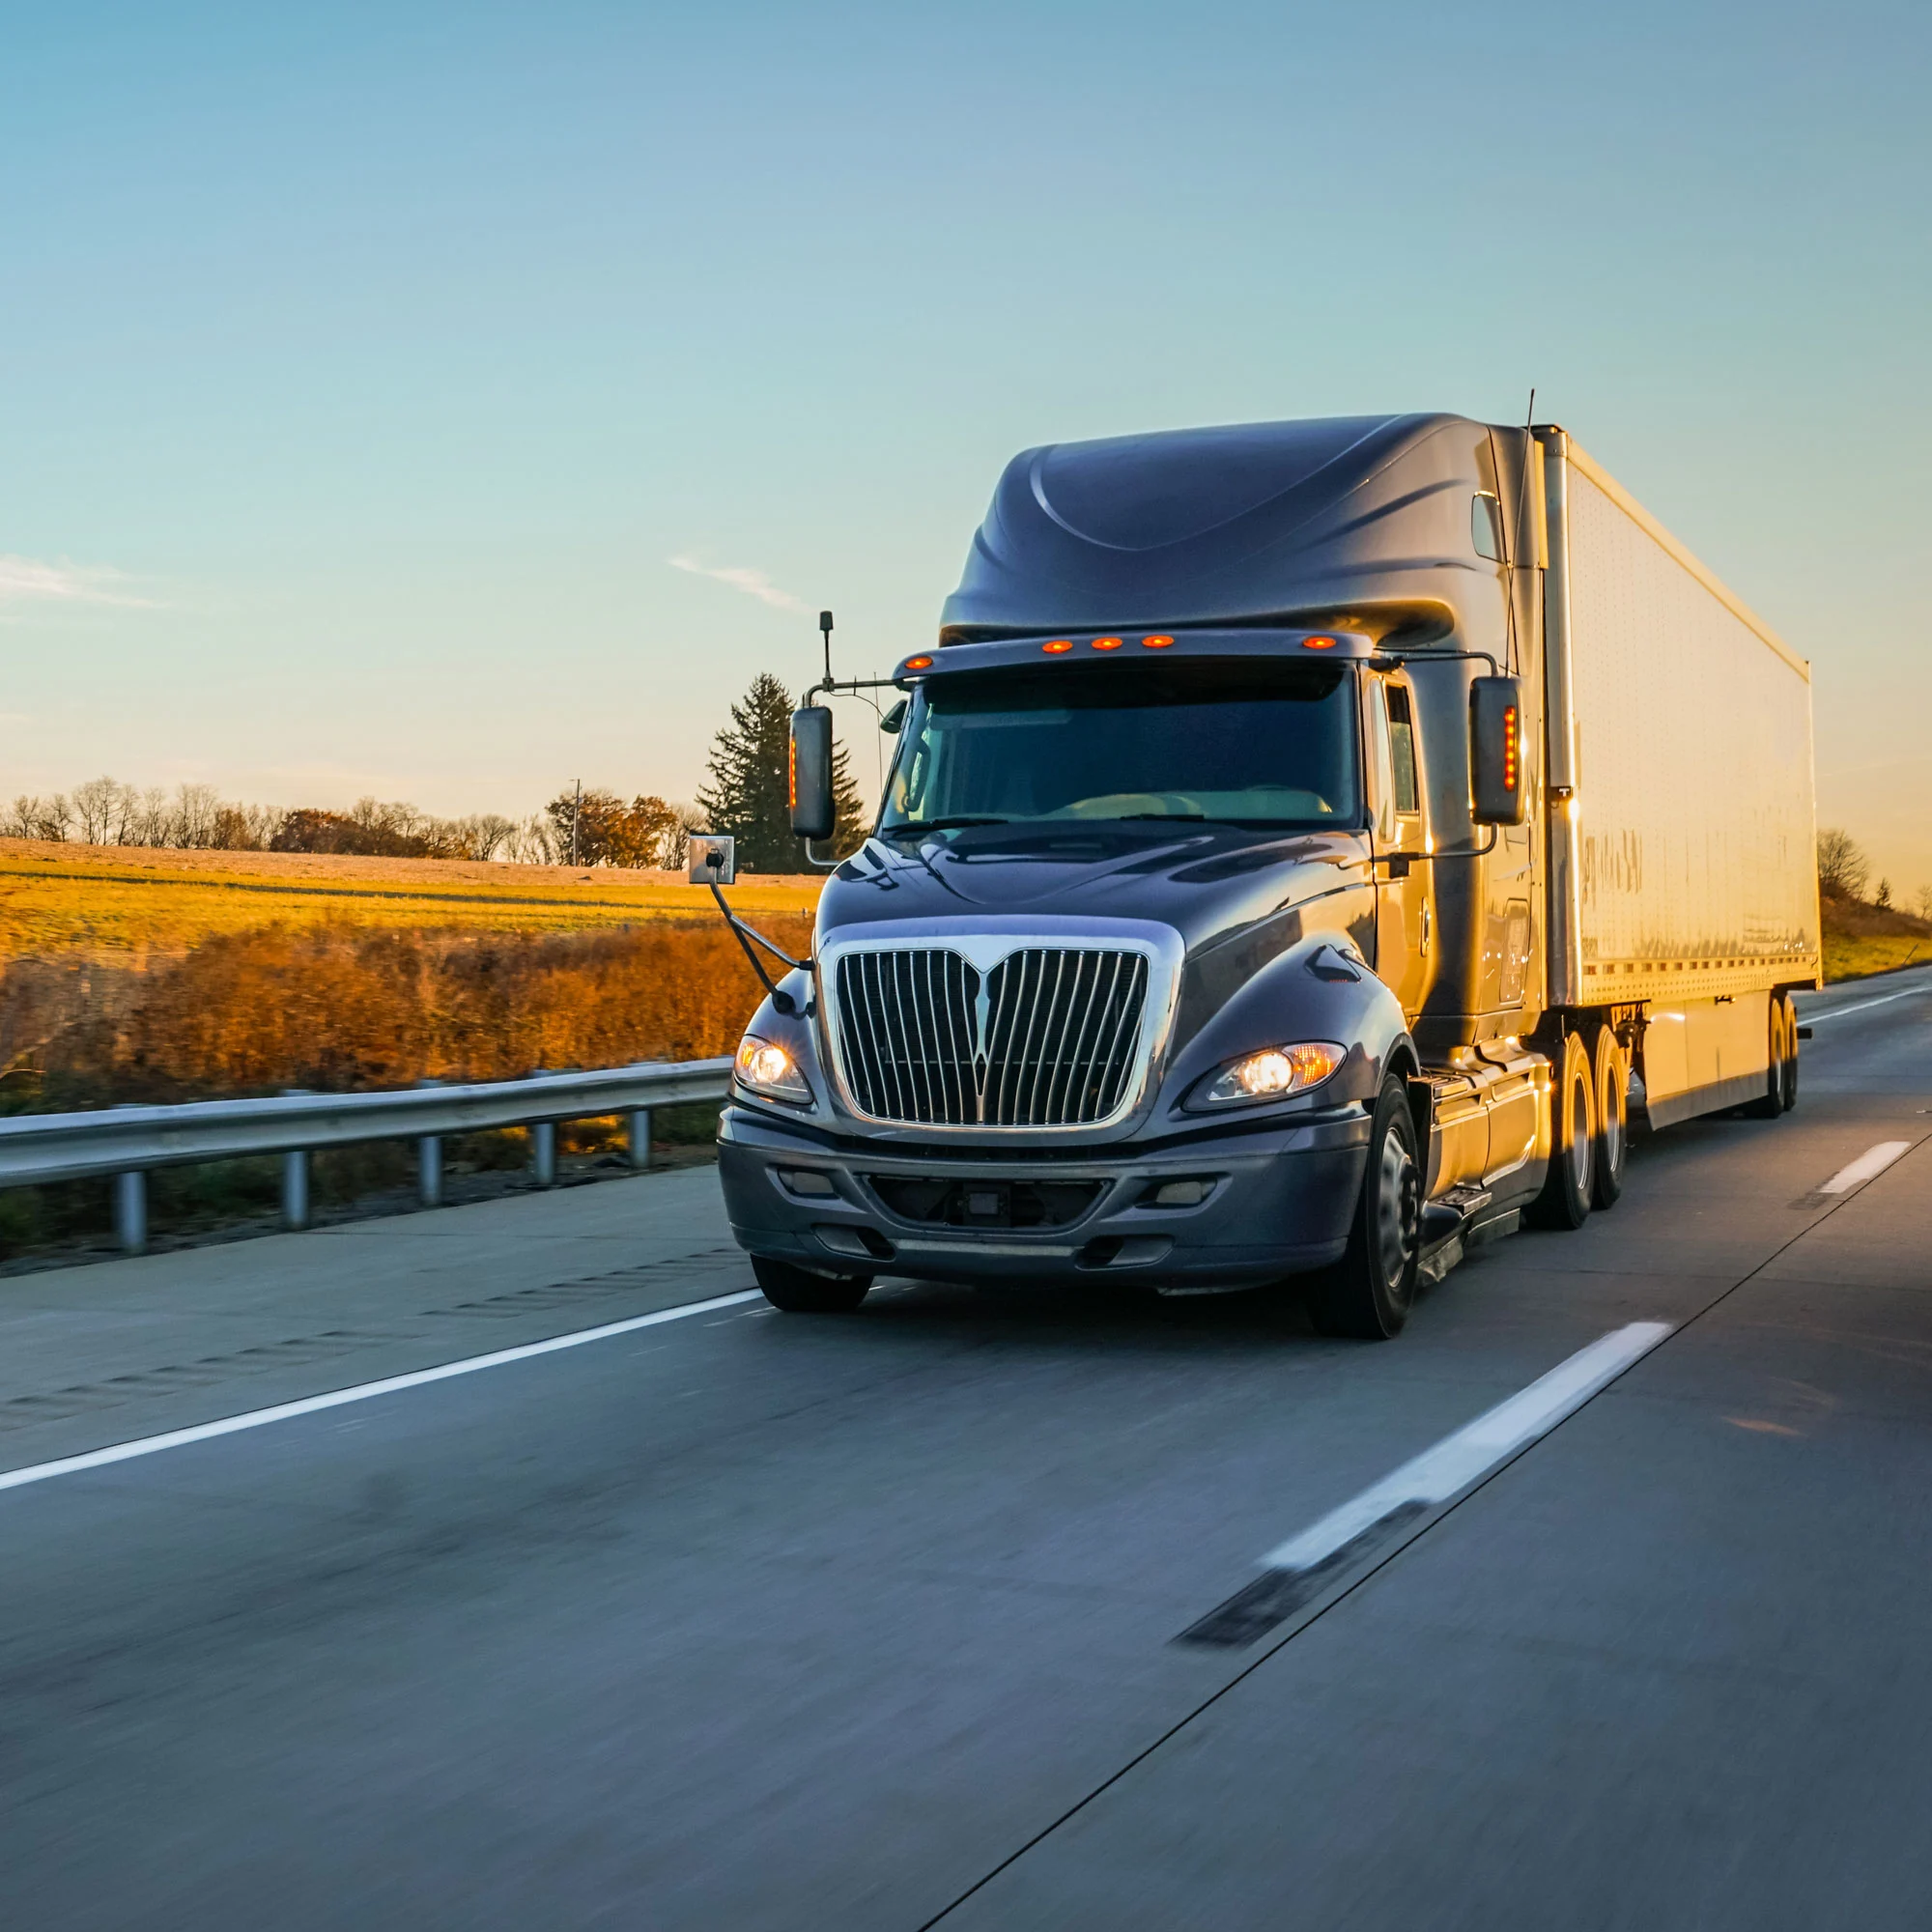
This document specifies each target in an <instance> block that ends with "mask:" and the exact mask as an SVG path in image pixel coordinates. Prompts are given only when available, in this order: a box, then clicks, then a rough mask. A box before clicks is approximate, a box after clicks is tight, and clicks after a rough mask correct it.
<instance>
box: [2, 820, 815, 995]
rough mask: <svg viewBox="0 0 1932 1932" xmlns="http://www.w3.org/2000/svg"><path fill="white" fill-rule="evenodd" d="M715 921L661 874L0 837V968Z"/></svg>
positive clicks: (690, 889)
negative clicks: (291, 937)
mask: <svg viewBox="0 0 1932 1932" xmlns="http://www.w3.org/2000/svg"><path fill="white" fill-rule="evenodd" d="M818 889H819V881H818V880H817V879H816V878H773V879H763V880H749V879H748V880H747V881H746V882H745V883H744V884H743V885H739V886H734V887H732V888H731V889H730V895H729V896H730V899H731V903H732V904H733V906H735V907H736V908H737V909H738V910H740V911H741V912H743V913H744V914H746V916H747V917H749V918H752V919H754V920H755V919H756V918H758V917H759V916H760V915H761V914H762V915H766V916H770V915H772V914H775V913H810V911H811V910H812V908H813V907H814V906H815V905H816V904H817V902H818ZM716 920H717V912H716V909H715V908H714V906H713V905H712V902H711V895H710V894H709V893H708V892H706V891H705V889H704V888H703V887H702V886H693V885H688V884H687V883H686V882H685V881H684V880H683V879H682V878H681V877H679V876H678V875H677V874H675V873H671V872H642V871H639V872H631V871H614V870H604V869H595V870H592V869H577V868H573V867H567V866H492V865H471V864H467V863H464V862H462V861H450V860H440V859H353V858H338V857H332V856H327V855H319V854H318V855H311V854H307V853H299V852H162V851H152V850H149V849H146V848H144V847H139V846H112V845H63V844H55V843H46V842H43V841H41V840H37V839H24V838H0V964H4V963H5V962H6V961H9V960H14V959H20V958H26V957H39V958H50V957H63V956H64V957H72V956H76V955H85V956H87V957H90V958H93V959H96V960H99V961H102V962H114V961H127V962H128V963H134V964H139V963H141V962H144V961H146V960H148V959H149V958H151V957H155V956H159V957H179V956H181V955H182V954H184V953H185V952H189V951H190V950H191V949H192V948H194V947H195V946H198V945H199V944H200V943H201V942H202V941H204V940H207V939H211V938H213V937H215V936H217V935H220V934H233V933H239V932H245V931H248V930H251V929H253V928H255V927H259V926H263V925H266V924H269V923H274V922H280V923H285V924H290V925H310V924H318V923H325V922H327V923H332V924H337V925H354V926H359V927H363V928H367V929H371V930H388V931H412V932H413V931H420V930H422V929H424V928H425V927H432V926H433V927H436V928H438V929H440V930H441V931H445V932H473V933H478V934H482V933H511V932H519V933H540V932H581V931H585V930H590V929H594V928H599V927H611V926H622V925H629V924H635V923H639V922H661V921H695V922H714V923H715V922H716Z"/></svg>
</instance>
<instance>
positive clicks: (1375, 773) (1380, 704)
mask: <svg viewBox="0 0 1932 1932" xmlns="http://www.w3.org/2000/svg"><path fill="white" fill-rule="evenodd" d="M1368 685H1369V692H1368V698H1369V702H1368V713H1369V719H1368V723H1369V772H1370V776H1371V778H1372V780H1373V781H1374V784H1375V796H1376V837H1377V838H1378V840H1380V842H1381V843H1382V844H1384V845H1393V844H1394V843H1395V840H1396V824H1395V754H1394V752H1393V751H1392V749H1391V747H1390V744H1389V714H1388V692H1387V688H1386V687H1385V686H1384V685H1383V683H1382V681H1381V679H1380V678H1378V677H1377V678H1371V679H1369V680H1368Z"/></svg>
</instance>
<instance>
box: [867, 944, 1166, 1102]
mask: <svg viewBox="0 0 1932 1932" xmlns="http://www.w3.org/2000/svg"><path fill="white" fill-rule="evenodd" d="M1147 998H1148V962H1147V957H1146V955H1145V954H1144V953H1140V952H1121V951H1115V950H1112V949H1106V950H1103V949H1100V948H1090V947H1052V946H1040V947H1026V948H1023V949H1021V950H1020V951H1017V952H1009V954H1008V955H1007V956H1006V957H1005V958H1004V959H1002V960H1001V961H1000V963H999V964H998V965H997V966H994V967H992V968H990V969H989V970H987V971H985V972H983V973H982V972H981V971H980V969H979V968H978V967H976V966H974V965H973V964H972V962H971V961H970V960H968V959H966V958H965V957H963V956H962V955H961V954H959V953H957V952H952V951H950V950H948V949H947V948H944V947H916V948H914V947H908V948H904V949H899V950H894V951H890V952H872V951H861V952H847V953H844V954H842V955H841V956H840V958H839V960H838V1029H837V1032H838V1056H839V1063H840V1070H841V1072H842V1073H843V1074H844V1077H845V1083H846V1087H847V1089H848V1091H849V1092H850V1093H851V1095H852V1098H853V1099H854V1101H855V1102H856V1103H857V1104H858V1106H859V1108H860V1110H861V1111H862V1112H864V1113H867V1114H869V1115H870V1116H871V1117H872V1118H873V1119H874V1120H881V1121H902V1122H906V1123H907V1124H908V1125H924V1126H949V1127H972V1126H985V1127H1077V1126H1087V1125H1091V1124H1092V1123H1093V1122H1096V1121H1104V1120H1106V1119H1107V1118H1108V1117H1109V1116H1111V1115H1112V1114H1114V1113H1115V1112H1116V1111H1117V1110H1118V1109H1119V1108H1120V1106H1121V1104H1122V1100H1123V1099H1124V1097H1125V1095H1126V1092H1127V1083H1128V1081H1129V1079H1130V1078H1131V1077H1132V1074H1133V1072H1134V1051H1135V1045H1136V1043H1137V1041H1138V1040H1139V1038H1140V1032H1141V1021H1142V1018H1143V1016H1144V1014H1145V1012H1146V1010H1147Z"/></svg>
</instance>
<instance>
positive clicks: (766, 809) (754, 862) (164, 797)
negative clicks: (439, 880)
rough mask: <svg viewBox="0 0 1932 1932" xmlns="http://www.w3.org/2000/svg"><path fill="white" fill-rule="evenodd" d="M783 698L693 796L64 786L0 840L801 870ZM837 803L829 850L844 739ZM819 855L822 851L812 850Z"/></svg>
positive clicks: (766, 680) (750, 723) (843, 834)
mask: <svg viewBox="0 0 1932 1932" xmlns="http://www.w3.org/2000/svg"><path fill="white" fill-rule="evenodd" d="M791 712H792V699H791V696H790V694H789V693H788V692H787V691H786V690H785V688H784V686H783V685H782V684H781V683H780V682H779V680H778V679H777V678H775V677H772V676H770V675H761V676H759V677H757V678H756V679H754V680H753V684H752V688H751V690H750V691H748V692H747V693H746V694H745V696H744V697H743V699H741V700H740V701H739V702H738V703H736V704H734V705H733V706H732V707H731V722H730V723H729V724H728V725H725V727H724V729H722V730H721V731H719V733H718V734H717V736H716V738H715V739H714V740H713V742H712V747H711V753H710V758H709V766H708V771H707V775H706V779H705V782H704V786H703V788H702V789H701V790H700V791H699V793H698V795H697V799H696V803H695V804H685V803H682V802H679V801H676V800H670V799H666V798H662V797H659V796H658V795H657V794H655V793H639V794H638V795H637V796H635V797H633V798H631V799H629V800H626V799H625V798H623V797H622V796H621V795H620V794H618V793H617V792H614V791H612V790H610V789H609V788H608V787H605V786H602V785H584V786H580V785H578V784H575V783H573V784H570V785H567V786H565V787H564V788H563V789H562V790H561V791H559V792H558V793H557V794H556V796H555V797H554V798H553V799H552V800H551V801H550V803H549V804H548V805H546V806H545V807H544V808H543V810H541V811H538V812H535V813H533V814H531V815H530V816H529V817H527V818H523V819H514V818H504V817H501V816H499V815H498V814H497V813H495V812H479V813H475V814H472V815H471V816H469V817H467V818H438V817H436V816H435V815H434V814H433V813H431V812H427V811H422V810H418V809H417V808H416V807H415V806H413V805H408V804H403V803H400V802H394V803H392V802H385V801H384V800H381V799H375V798H363V799H358V800H357V801H356V802H355V805H354V806H352V807H351V808H350V809H349V810H347V811H335V810H327V809H325V808H322V807H319V806H298V807H294V808H285V807H281V806H270V805H247V804H242V803H239V802H237V801H234V800H230V799H224V798H222V797H221V795H220V793H219V792H218V791H217V790H216V789H215V787H214V786H213V785H208V784H181V785H177V786H176V787H175V789H174V790H173V791H172V792H170V791H168V790H166V789H165V788H163V787H160V786H155V787H152V788H150V789H147V790H142V789H140V788H139V787H137V786H134V785H130V784H122V783H120V782H118V781H116V780H114V779H111V778H99V779H92V780H90V781H88V782H87V783H86V784H82V785H76V786H75V787H74V788H73V790H72V791H71V792H55V793H53V794H51V795H50V796H47V797H44V798H43V797H34V796H28V795H24V794H23V795H22V796H20V797H18V798H15V799H14V803H13V806H12V808H11V809H0V835H4V836H5V837H8V838H43V839H53V840H56V841H77V842H79V843H81V844H84V845H142V846H150V847H161V848H166V849H171V850H176V851H224V852H325V853H349V854H355V855H360V856H364V857H372V858H385V859H482V860H498V861H505V862H509V863H521V864H525V865H538V866H557V865H571V864H576V865H580V866H612V867H666V868H668V869H671V870H682V869H683V868H684V866H685V863H686V857H687V853H688V850H689V846H690V840H691V835H692V834H693V833H694V832H717V833H728V834H730V835H731V836H732V837H733V838H735V839H736V840H737V860H738V865H739V867H740V869H742V870H744V871H747V872H802V871H805V870H808V869H809V866H808V862H807V858H806V854H805V847H804V842H803V841H802V840H801V839H798V838H793V837H792V833H791V827H790V823H789V813H790V798H789V787H788V772H787V765H788V750H789V735H790V723H791ZM834 789H835V795H836V797H837V800H838V830H837V832H836V833H835V835H834V838H833V840H832V849H833V851H834V852H837V853H844V852H848V851H851V850H852V849H854V848H855V847H856V846H857V845H858V844H859V842H860V840H861V839H862V838H864V837H865V834H866V829H867V812H866V809H865V805H864V802H863V801H862V800H861V798H860V796H859V789H858V786H857V785H856V784H855V783H854V782H853V780H852V776H851V771H850V769H849V764H848V760H847V756H846V751H845V748H844V746H842V745H841V746H839V747H838V753H837V757H836V760H835V764H834ZM818 856H819V857H821V858H824V857H826V856H828V854H826V853H825V852H823V851H821V852H820V853H819V855H818Z"/></svg>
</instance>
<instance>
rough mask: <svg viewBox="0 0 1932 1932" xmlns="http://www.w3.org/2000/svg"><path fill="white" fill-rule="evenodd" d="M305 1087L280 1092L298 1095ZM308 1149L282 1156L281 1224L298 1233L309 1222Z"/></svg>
mask: <svg viewBox="0 0 1932 1932" xmlns="http://www.w3.org/2000/svg"><path fill="white" fill-rule="evenodd" d="M308 1091H309V1090H308V1089H307V1088H306V1087H284V1088H283V1089H282V1092H283V1093H284V1094H291V1095H294V1096H297V1097H299V1096H300V1095H301V1094H306V1093H307V1092H308ZM308 1179H309V1166H308V1150H307V1149H306V1148H298V1149H296V1150H295V1151H293V1152H290V1153H285V1154H284V1155H283V1156H282V1226H283V1227H285V1228H286V1229H288V1230H289V1232H290V1233H291V1234H299V1233H300V1232H301V1231H302V1230H303V1229H304V1228H306V1227H307V1226H308V1224H309V1185H308Z"/></svg>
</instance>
